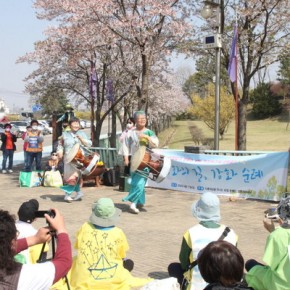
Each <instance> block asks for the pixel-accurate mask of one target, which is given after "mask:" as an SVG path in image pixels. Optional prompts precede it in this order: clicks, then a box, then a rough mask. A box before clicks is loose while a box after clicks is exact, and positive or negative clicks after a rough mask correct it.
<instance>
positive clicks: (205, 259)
mask: <svg viewBox="0 0 290 290" xmlns="http://www.w3.org/2000/svg"><path fill="white" fill-rule="evenodd" d="M198 267H199V271H200V274H201V276H202V277H203V279H204V280H205V281H206V282H207V283H221V284H222V285H223V286H226V287H228V286H233V285H235V284H236V283H237V282H240V281H241V279H242V277H243V273H244V259H243V256H242V254H241V252H240V251H239V250H238V248H237V247H235V246H234V245H232V244H230V243H228V242H226V241H215V242H211V243H209V244H208V245H207V246H206V247H205V248H204V249H203V250H202V251H201V252H200V255H199V256H198Z"/></svg>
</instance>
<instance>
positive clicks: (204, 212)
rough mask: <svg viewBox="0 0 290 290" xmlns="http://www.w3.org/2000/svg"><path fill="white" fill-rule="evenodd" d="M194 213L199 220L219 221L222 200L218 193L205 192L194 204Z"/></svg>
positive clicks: (192, 208)
mask: <svg viewBox="0 0 290 290" xmlns="http://www.w3.org/2000/svg"><path fill="white" fill-rule="evenodd" d="M191 210H192V215H193V216H194V217H196V218H197V219H198V220H199V221H213V222H219V221H220V219H221V215H220V200H219V198H218V197H217V195H216V194H213V193H211V192H205V193H203V194H202V195H201V197H200V199H199V200H198V201H196V202H194V203H193V204H192V207H191Z"/></svg>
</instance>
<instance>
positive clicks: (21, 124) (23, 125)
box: [10, 121, 30, 133]
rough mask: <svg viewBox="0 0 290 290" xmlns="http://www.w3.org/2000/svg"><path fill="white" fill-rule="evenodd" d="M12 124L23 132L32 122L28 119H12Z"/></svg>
mask: <svg viewBox="0 0 290 290" xmlns="http://www.w3.org/2000/svg"><path fill="white" fill-rule="evenodd" d="M10 124H12V125H16V126H18V128H19V130H20V132H21V133H25V132H26V127H27V126H28V125H30V123H29V122H26V121H11V122H10Z"/></svg>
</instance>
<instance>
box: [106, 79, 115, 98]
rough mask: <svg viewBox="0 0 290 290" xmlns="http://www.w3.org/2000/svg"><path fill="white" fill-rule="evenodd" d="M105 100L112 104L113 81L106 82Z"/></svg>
mask: <svg viewBox="0 0 290 290" xmlns="http://www.w3.org/2000/svg"><path fill="white" fill-rule="evenodd" d="M107 100H108V101H110V102H112V103H113V102H114V92H113V81H112V80H107Z"/></svg>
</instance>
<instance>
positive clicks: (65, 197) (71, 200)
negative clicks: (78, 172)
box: [64, 194, 74, 202]
mask: <svg viewBox="0 0 290 290" xmlns="http://www.w3.org/2000/svg"><path fill="white" fill-rule="evenodd" d="M64 200H65V201H66V202H73V200H74V199H73V198H72V197H71V196H70V195H67V194H66V195H65V196H64Z"/></svg>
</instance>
